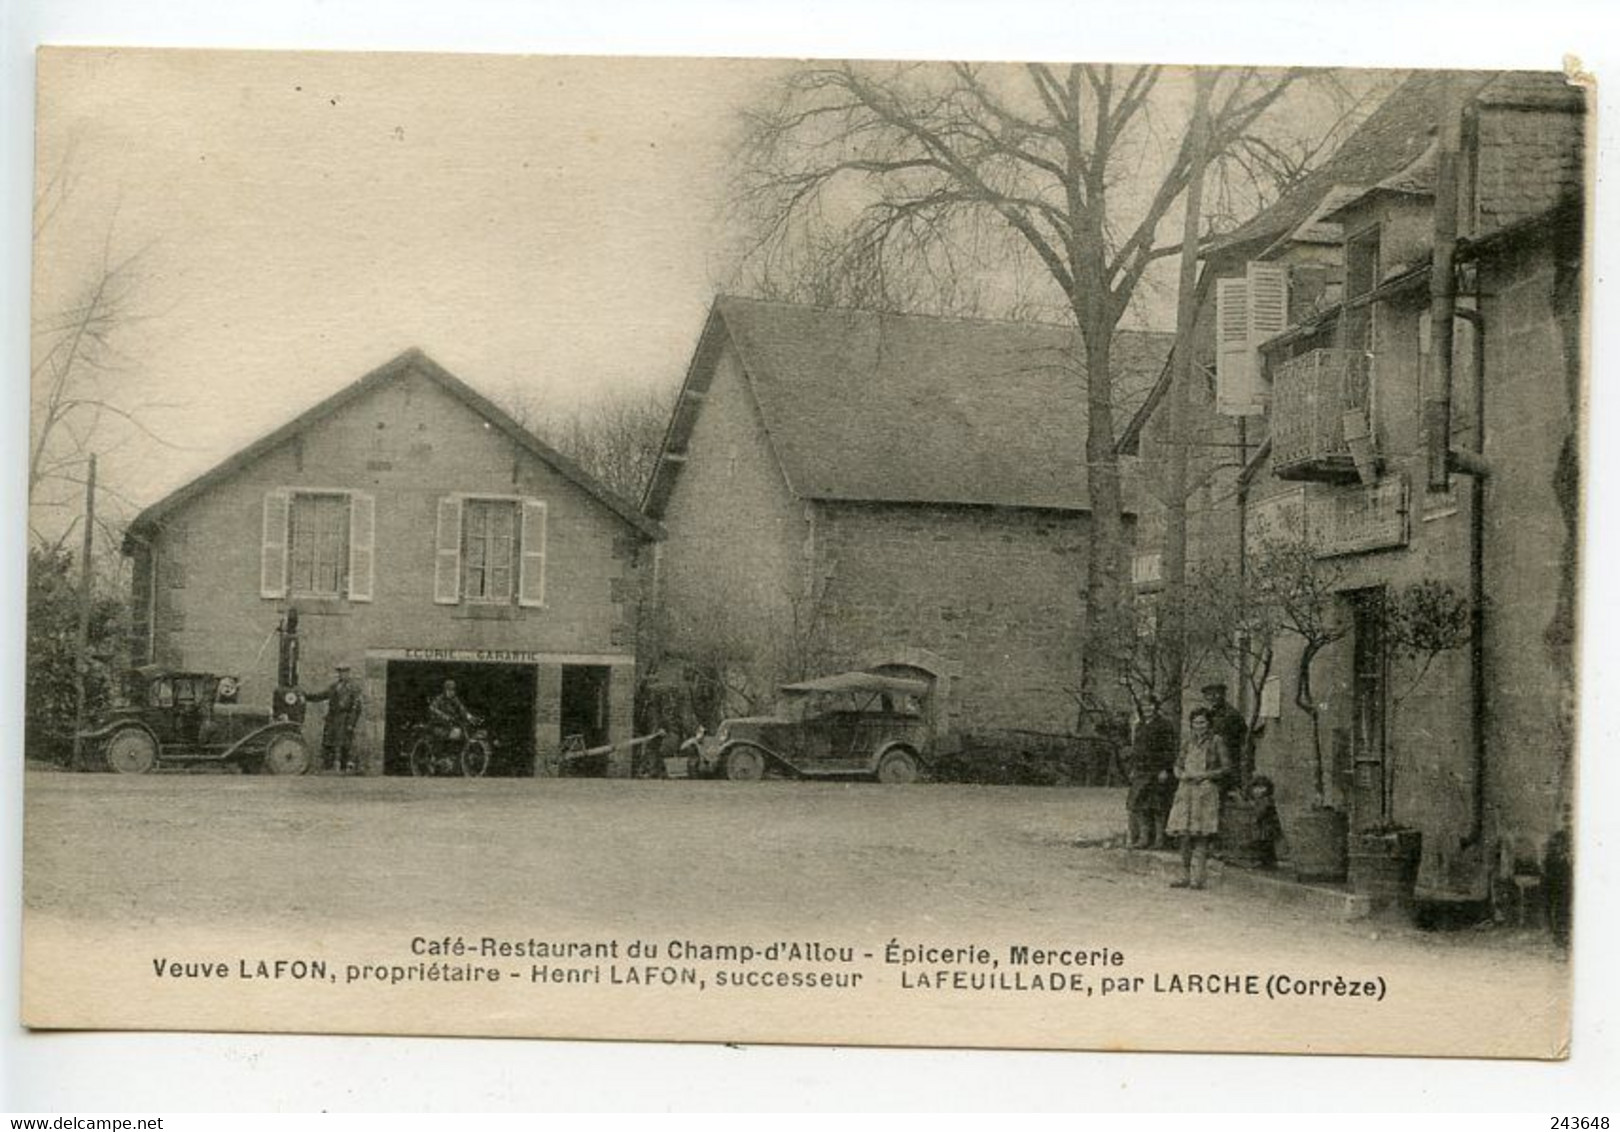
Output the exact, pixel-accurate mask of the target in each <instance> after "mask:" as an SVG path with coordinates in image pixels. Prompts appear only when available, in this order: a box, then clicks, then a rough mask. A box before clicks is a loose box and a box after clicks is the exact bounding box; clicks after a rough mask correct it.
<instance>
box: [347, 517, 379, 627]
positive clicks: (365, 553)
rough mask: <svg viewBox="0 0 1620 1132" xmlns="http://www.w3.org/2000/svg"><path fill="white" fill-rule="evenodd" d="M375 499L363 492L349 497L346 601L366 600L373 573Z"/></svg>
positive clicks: (374, 556)
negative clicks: (347, 591) (347, 590)
mask: <svg viewBox="0 0 1620 1132" xmlns="http://www.w3.org/2000/svg"><path fill="white" fill-rule="evenodd" d="M376 540H377V501H376V500H375V499H373V498H372V497H371V496H369V495H367V494H366V493H365V492H360V491H357V492H355V493H354V494H353V495H351V496H349V600H350V601H370V600H371V590H372V582H373V579H374V575H375V573H376V561H377V555H376V549H375V546H376Z"/></svg>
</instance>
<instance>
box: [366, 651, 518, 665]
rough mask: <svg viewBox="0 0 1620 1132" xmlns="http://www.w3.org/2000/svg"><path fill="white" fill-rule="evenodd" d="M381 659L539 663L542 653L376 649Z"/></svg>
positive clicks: (376, 655) (376, 653) (376, 654)
mask: <svg viewBox="0 0 1620 1132" xmlns="http://www.w3.org/2000/svg"><path fill="white" fill-rule="evenodd" d="M371 655H372V656H374V657H376V658H378V659H380V660H439V661H472V662H474V663H482V664H539V663H540V654H539V653H538V652H533V651H530V650H527V649H376V650H374V651H373V652H372V653H371Z"/></svg>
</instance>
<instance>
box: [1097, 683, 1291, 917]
mask: <svg viewBox="0 0 1620 1132" xmlns="http://www.w3.org/2000/svg"><path fill="white" fill-rule="evenodd" d="M1200 691H1201V692H1202V695H1203V697H1204V703H1203V705H1202V706H1200V707H1196V708H1194V709H1193V710H1192V712H1191V713H1190V714H1189V715H1188V717H1187V736H1186V738H1185V740H1183V741H1181V742H1179V743H1178V741H1177V733H1176V726H1175V724H1174V723H1172V722H1171V721H1170V720H1169V719H1166V718H1165V715H1164V707H1163V705H1162V704H1161V703H1160V702H1159V701H1158V700H1157V699H1154V700H1152V701H1151V702H1150V703H1149V704H1148V705H1147V707H1146V710H1145V716H1144V718H1143V719H1142V721H1141V723H1140V724H1139V725H1138V727H1137V729H1136V735H1135V737H1134V738H1133V740H1132V742H1131V756H1130V777H1129V782H1130V789H1129V793H1128V794H1127V795H1126V808H1127V812H1128V826H1127V843H1128V844H1129V845H1130V847H1131V848H1133V849H1161V848H1164V847H1165V844H1166V842H1167V841H1168V840H1169V839H1171V838H1177V839H1179V840H1180V843H1181V845H1180V847H1181V866H1182V871H1181V876H1180V878H1179V879H1177V880H1176V881H1174V882H1173V884H1172V887H1175V888H1195V889H1197V888H1203V887H1204V885H1205V883H1206V881H1207V878H1208V867H1209V854H1210V850H1211V848H1212V845H1213V842H1214V840H1215V837H1216V835H1217V834H1219V833H1220V829H1221V804H1222V800H1223V798H1224V797H1225V796H1226V795H1227V793H1228V791H1242V790H1243V789H1244V784H1245V782H1246V780H1247V777H1248V776H1247V775H1246V774H1245V773H1244V770H1245V768H1244V765H1243V760H1244V757H1245V752H1246V750H1247V746H1248V736H1249V727H1248V724H1247V723H1245V722H1244V719H1243V716H1242V714H1241V713H1240V712H1239V711H1238V710H1237V709H1236V708H1235V707H1233V706H1232V704H1231V703H1230V702H1229V700H1228V699H1227V689H1226V685H1225V684H1206V685H1205V686H1204V687H1203V688H1202V689H1201V690H1200ZM1256 782H1257V783H1258V784H1259V785H1260V787H1261V788H1262V790H1263V791H1264V792H1265V793H1266V796H1267V799H1268V800H1269V793H1270V783H1269V782H1267V781H1264V780H1260V779H1257V780H1256Z"/></svg>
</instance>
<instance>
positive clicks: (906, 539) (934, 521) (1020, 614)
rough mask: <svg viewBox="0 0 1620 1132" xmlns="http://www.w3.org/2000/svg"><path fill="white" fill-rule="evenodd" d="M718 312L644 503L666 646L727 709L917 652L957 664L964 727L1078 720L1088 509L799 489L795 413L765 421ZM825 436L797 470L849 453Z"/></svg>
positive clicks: (1068, 726) (1049, 729)
mask: <svg viewBox="0 0 1620 1132" xmlns="http://www.w3.org/2000/svg"><path fill="white" fill-rule="evenodd" d="M922 321H927V320H922ZM719 325H720V322H719V320H718V318H712V319H711V329H710V331H709V332H708V333H706V335H705V343H704V344H703V345H700V347H699V354H698V358H697V359H696V360H695V361H694V363H693V375H692V376H689V377H688V381H687V385H686V388H685V390H684V391H683V394H682V400H681V403H680V404H679V405H678V406H677V408H676V410H675V413H676V425H675V427H673V428H672V430H671V439H670V441H669V444H670V446H671V447H670V449H669V451H667V452H666V453H665V457H664V459H665V465H664V466H663V468H662V470H661V474H660V475H659V476H658V477H655V480H654V487H653V489H652V491H651V497H652V499H653V503H652V504H651V505H650V506H649V508H648V509H649V512H650V513H651V514H653V515H654V516H656V517H657V518H658V519H659V520H660V521H661V522H662V523H664V524H665V527H666V528H667V535H666V538H665V540H664V541H663V542H662V543H661V544H660V546H659V552H658V553H659V566H658V592H659V594H660V600H661V602H662V606H663V608H664V610H665V611H666V620H667V625H668V632H669V645H670V648H671V650H672V651H673V653H675V654H676V655H677V656H678V657H680V658H684V659H686V660H688V661H709V662H714V663H719V664H722V665H723V666H725V667H727V668H728V669H729V670H730V676H729V677H728V679H729V680H730V681H731V682H732V686H733V688H734V690H737V691H741V692H743V693H744V694H743V695H742V696H740V697H734V698H733V700H732V702H731V703H730V704H729V705H728V710H731V711H742V710H746V709H748V708H750V707H761V706H764V705H765V704H767V703H768V702H769V699H770V693H771V689H772V687H773V685H774V684H776V683H780V682H787V681H790V680H795V679H800V678H803V677H806V676H811V675H817V674H822V673H826V672H830V671H837V670H841V669H846V668H860V667H868V666H871V665H874V664H879V663H882V662H884V661H885V660H888V659H891V658H894V657H895V656H897V655H926V656H929V657H931V658H934V659H933V662H934V663H937V664H938V665H939V666H940V668H941V669H942V670H943V672H944V673H945V674H948V675H950V676H951V678H952V693H951V695H952V704H951V706H950V710H951V711H952V712H953V713H954V720H955V723H956V725H957V726H958V727H960V728H961V729H963V730H965V731H976V730H1027V731H1035V732H1043V733H1047V734H1051V735H1058V736H1061V735H1070V734H1073V733H1075V731H1076V727H1077V724H1078V722H1079V719H1080V712H1079V700H1078V697H1077V691H1078V687H1079V684H1080V677H1081V650H1082V643H1083V640H1084V633H1085V617H1084V595H1085V586H1086V576H1087V559H1088V555H1089V523H1090V520H1089V516H1088V514H1087V513H1086V511H1085V509H1084V508H1083V507H1080V506H1075V507H1071V508H1061V507H1055V506H1030V505H994V504H986V503H982V502H972V503H961V502H952V501H948V500H938V499H863V498H827V497H822V496H816V495H813V494H810V493H807V492H804V491H801V490H799V489H798V488H797V487H796V486H795V484H794V482H793V481H792V478H791V476H790V474H789V471H788V469H787V467H785V465H784V462H783V460H782V458H781V445H782V444H783V443H784V441H783V438H782V435H781V432H782V427H786V428H789V429H791V428H792V424H791V423H788V424H786V425H785V426H782V427H778V428H776V429H774V430H773V427H771V423H770V421H769V417H768V414H767V413H766V412H765V411H764V409H763V407H762V405H761V403H760V401H759V400H758V397H757V394H756V384H755V383H754V382H753V381H751V380H750V374H749V370H748V359H747V357H746V355H745V353H744V351H742V350H741V349H739V348H738V347H737V345H736V343H735V342H734V341H733V339H732V337H731V336H730V335H728V334H726V333H723V332H720V331H718V330H716V327H717V326H719ZM722 329H723V328H722ZM996 333H998V334H1001V335H1008V334H1009V333H1010V331H1009V329H1008V327H1006V326H998V327H997V328H996ZM1042 333H1044V334H1046V335H1048V336H1050V335H1051V333H1052V331H1051V329H1050V328H1046V329H1044V330H1043V331H1042ZM885 348H886V349H889V350H898V349H900V348H901V347H897V346H895V345H894V343H893V342H889V343H887V344H886V346H885ZM1162 360H1163V353H1162V351H1161V352H1160V353H1159V354H1158V355H1157V357H1156V359H1155V362H1154V367H1155V371H1156V369H1157V366H1158V365H1161V364H1162ZM940 396H943V394H940ZM1068 439H1069V441H1072V443H1073V444H1075V445H1077V446H1078V445H1081V444H1083V433H1082V434H1077V435H1075V436H1073V437H1071V438H1068ZM830 444H831V446H830V447H828V448H824V449H818V450H816V451H815V453H814V454H813V459H812V460H810V461H808V463H809V464H810V465H812V467H811V468H810V470H808V471H806V470H805V469H804V467H803V465H801V467H800V474H801V475H802V476H805V477H813V476H814V475H815V470H814V469H815V468H816V467H819V466H821V465H837V464H838V462H839V461H840V460H842V459H844V458H845V453H843V452H841V451H840V450H838V448H837V446H836V442H835V441H834V442H830ZM800 455H801V457H802V456H803V454H802V453H800ZM963 458H964V460H971V459H972V458H973V455H972V453H971V452H964V453H963ZM1042 470H1043V469H1036V474H1039V473H1040V472H1041V471H1042ZM909 471H910V470H908V471H907V473H906V474H909ZM880 486H881V485H880ZM994 486H995V485H993V484H988V483H986V484H983V485H981V487H982V488H983V489H985V490H993V488H994Z"/></svg>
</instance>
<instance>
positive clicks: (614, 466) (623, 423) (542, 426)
mask: <svg viewBox="0 0 1620 1132" xmlns="http://www.w3.org/2000/svg"><path fill="white" fill-rule="evenodd" d="M674 407H675V393H674V391H673V390H672V389H663V388H652V389H643V390H637V391H633V392H621V393H615V394H613V395H610V396H608V397H606V398H603V399H602V400H599V401H596V402H594V403H592V404H590V405H586V406H584V407H581V408H576V409H574V410H572V411H570V412H568V413H565V414H550V413H547V412H546V411H545V409H544V408H543V406H542V405H541V402H540V400H539V398H538V397H536V396H535V395H534V394H532V393H529V392H527V391H523V392H520V393H518V394H517V395H516V396H514V397H511V398H509V399H508V400H507V402H506V408H507V411H508V412H510V413H511V414H512V419H514V420H515V421H517V422H518V424H520V425H522V426H523V427H524V428H526V429H528V430H529V431H530V432H532V433H534V434H535V435H536V436H538V437H539V438H540V439H542V440H544V441H545V442H546V443H547V444H550V445H551V446H552V447H553V448H556V449H557V450H558V451H559V452H561V453H562V454H563V455H565V456H567V457H568V458H569V459H571V460H573V461H574V462H575V463H577V464H579V465H580V467H582V468H584V469H585V470H586V471H587V472H589V473H590V474H591V475H593V476H595V477H596V478H597V479H599V480H601V481H602V482H603V483H604V484H606V485H607V487H608V488H609V490H611V491H612V492H613V493H614V494H616V495H618V496H620V497H622V498H624V499H627V500H629V501H631V502H636V501H638V500H640V498H641V493H642V490H643V489H644V488H645V487H646V486H647V481H648V480H649V479H651V478H652V473H653V468H654V466H656V465H657V463H658V451H659V447H660V445H662V444H663V441H664V430H665V429H666V428H667V427H668V425H669V415H670V412H671V411H672V410H673V409H674Z"/></svg>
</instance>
